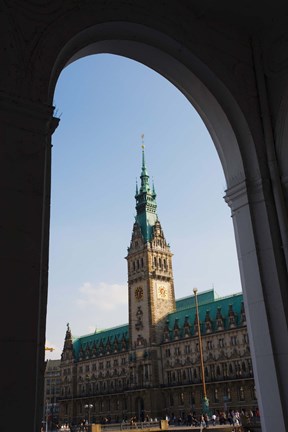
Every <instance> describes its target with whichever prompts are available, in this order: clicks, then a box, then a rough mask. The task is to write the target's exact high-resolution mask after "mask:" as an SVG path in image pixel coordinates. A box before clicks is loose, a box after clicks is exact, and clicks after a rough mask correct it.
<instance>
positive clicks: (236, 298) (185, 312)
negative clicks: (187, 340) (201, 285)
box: [166, 290, 243, 340]
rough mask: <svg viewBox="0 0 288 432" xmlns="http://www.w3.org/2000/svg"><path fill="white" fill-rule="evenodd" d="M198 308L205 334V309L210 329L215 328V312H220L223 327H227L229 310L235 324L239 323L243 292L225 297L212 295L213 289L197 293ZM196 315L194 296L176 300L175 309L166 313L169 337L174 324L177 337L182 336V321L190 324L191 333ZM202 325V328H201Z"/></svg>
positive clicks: (171, 334)
mask: <svg viewBox="0 0 288 432" xmlns="http://www.w3.org/2000/svg"><path fill="white" fill-rule="evenodd" d="M197 298H198V309H199V320H200V323H201V324H202V325H201V332H202V333H203V334H205V329H204V326H203V323H204V322H205V317H206V313H207V311H208V312H209V316H210V319H211V323H212V331H215V330H217V327H216V316H217V313H219V312H220V313H221V315H222V317H223V325H224V329H225V330H227V329H228V328H229V315H228V314H229V310H231V309H232V311H233V312H234V314H235V323H236V325H240V324H241V308H242V307H243V304H242V303H243V294H242V293H237V294H233V295H229V296H226V297H219V298H216V299H215V297H214V290H210V291H206V292H204V293H199V294H198V296H197ZM195 316H196V307H195V296H194V295H193V296H189V297H185V298H183V299H180V300H178V301H176V311H175V312H171V313H170V314H168V315H167V321H166V324H167V326H168V328H169V331H170V339H171V340H173V339H174V337H173V336H174V335H173V329H174V326H175V324H176V325H177V326H178V328H179V331H180V333H179V337H182V335H183V331H184V323H187V322H188V323H189V324H190V326H191V335H193V333H194V329H193V327H194V321H195ZM202 327H203V330H202Z"/></svg>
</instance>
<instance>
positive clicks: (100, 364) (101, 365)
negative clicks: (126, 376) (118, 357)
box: [99, 362, 103, 370]
mask: <svg viewBox="0 0 288 432" xmlns="http://www.w3.org/2000/svg"><path fill="white" fill-rule="evenodd" d="M99 369H100V370H102V369H103V362H100V363H99Z"/></svg>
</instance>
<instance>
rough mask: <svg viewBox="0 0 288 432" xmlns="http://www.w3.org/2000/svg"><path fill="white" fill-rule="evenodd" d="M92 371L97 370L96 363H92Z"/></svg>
mask: <svg viewBox="0 0 288 432" xmlns="http://www.w3.org/2000/svg"><path fill="white" fill-rule="evenodd" d="M92 371H96V363H93V364H92Z"/></svg>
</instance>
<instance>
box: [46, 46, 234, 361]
mask: <svg viewBox="0 0 288 432" xmlns="http://www.w3.org/2000/svg"><path fill="white" fill-rule="evenodd" d="M54 105H55V106H56V109H57V112H56V115H58V116H61V121H60V124H59V127H58V129H57V130H56V132H55V133H54V136H53V160H52V200H51V232H50V270H49V292H48V317H47V329H46V339H47V345H49V346H53V347H55V351H54V352H53V353H52V354H51V353H48V354H47V358H59V357H60V355H61V351H62V348H63V341H64V336H65V331H66V323H67V322H69V323H70V326H71V329H72V333H73V334H74V335H82V334H87V333H89V332H92V331H94V330H95V328H97V329H103V328H108V327H111V326H115V325H118V324H123V323H126V322H128V307H127V302H128V291H127V264H126V260H125V259H124V258H125V256H126V252H127V246H128V245H129V243H130V237H131V232H132V227H133V222H134V216H135V199H134V195H135V185H136V178H138V179H139V176H140V171H141V134H142V133H144V134H145V138H144V141H145V155H146V163H147V167H148V173H149V175H150V179H151V180H152V178H153V179H154V183H155V189H156V192H157V204H158V217H159V220H160V221H161V224H162V227H163V229H164V233H165V236H166V240H167V241H168V242H169V243H170V246H171V251H172V252H173V253H174V257H173V269H174V282H175V293H176V297H177V298H180V297H184V296H188V295H191V294H192V290H193V287H195V286H196V287H197V288H198V290H199V291H205V290H207V289H210V288H212V286H214V289H215V291H216V292H217V293H218V294H219V295H221V296H225V295H229V294H232V293H235V292H239V291H241V283H240V277H239V270H238V261H237V256H236V246H235V240H234V232H233V226H232V219H231V216H230V209H229V208H228V206H227V204H226V203H225V202H224V200H223V196H224V194H225V188H226V184H225V179H224V175H223V171H222V167H221V164H220V161H219V158H218V155H217V153H216V150H215V147H214V144H213V142H212V140H211V138H210V136H209V134H208V131H207V130H206V127H205V125H204V124H203V122H202V120H201V119H200V117H199V116H198V114H197V112H196V111H195V110H194V108H193V107H192V106H191V104H190V102H188V101H187V100H186V98H185V97H184V96H183V95H182V94H181V93H180V92H179V91H178V89H176V88H175V87H174V86H173V85H172V84H170V83H169V82H168V81H167V80H166V79H165V78H163V77H162V76H160V75H159V74H157V73H156V72H154V71H152V70H151V69H149V68H147V67H146V66H144V65H142V64H140V63H138V62H135V61H132V60H129V59H126V58H123V57H120V56H115V55H108V54H99V55H95V56H90V57H86V58H84V59H81V60H78V61H77V62H75V63H73V64H71V65H69V66H68V67H67V68H66V69H64V70H63V72H62V74H61V76H60V78H59V80H58V83H57V87H56V92H55V98H54Z"/></svg>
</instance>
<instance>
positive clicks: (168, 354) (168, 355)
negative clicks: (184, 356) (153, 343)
mask: <svg viewBox="0 0 288 432" xmlns="http://www.w3.org/2000/svg"><path fill="white" fill-rule="evenodd" d="M165 354H166V357H170V356H171V352H170V348H167V349H166V351H165Z"/></svg>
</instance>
